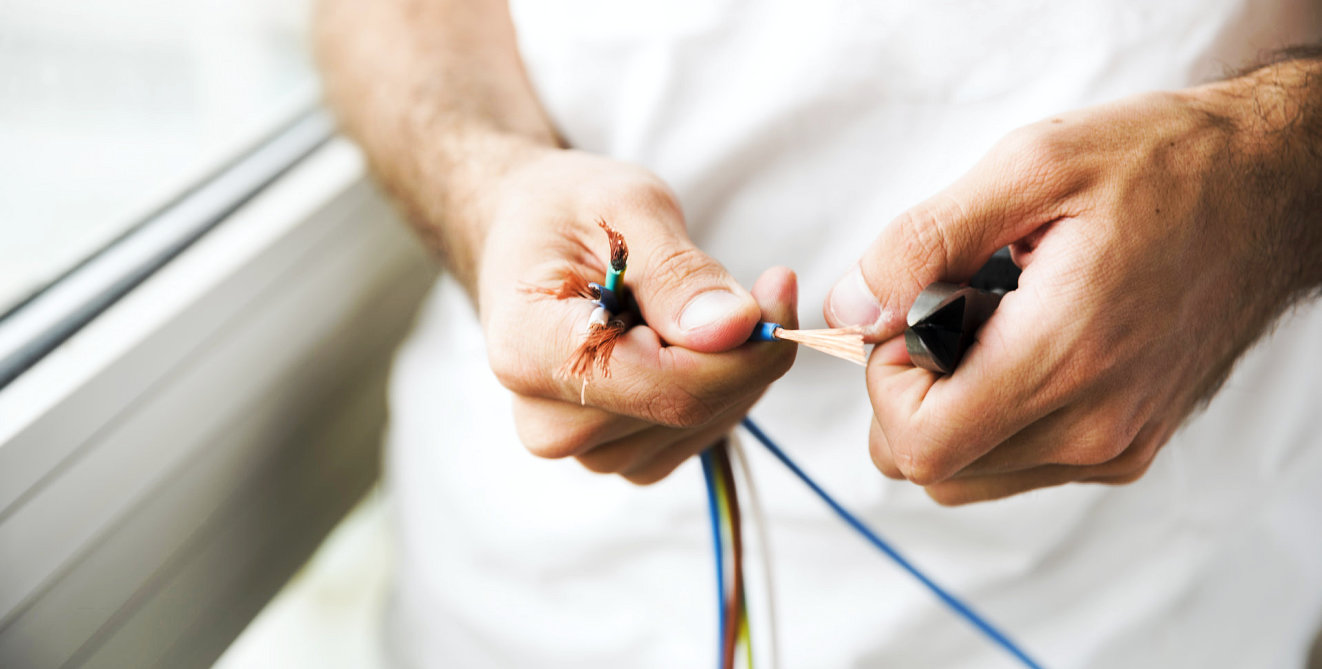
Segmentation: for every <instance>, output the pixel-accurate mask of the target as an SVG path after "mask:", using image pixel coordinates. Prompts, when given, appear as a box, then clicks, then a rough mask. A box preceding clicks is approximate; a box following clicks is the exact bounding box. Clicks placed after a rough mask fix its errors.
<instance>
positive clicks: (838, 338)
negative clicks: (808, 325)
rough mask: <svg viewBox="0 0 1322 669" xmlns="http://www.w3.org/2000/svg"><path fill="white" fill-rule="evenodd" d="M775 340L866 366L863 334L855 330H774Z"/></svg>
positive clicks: (866, 358) (866, 359)
mask: <svg viewBox="0 0 1322 669" xmlns="http://www.w3.org/2000/svg"><path fill="white" fill-rule="evenodd" d="M772 336H774V337H775V338H776V339H784V340H785V341H792V342H795V343H797V344H802V345H804V346H807V347H808V348H811V349H813V350H816V351H821V352H822V353H825V354H827V355H833V356H835V357H837V358H840V359H841V360H848V361H850V362H852V363H854V364H858V365H866V364H867V363H868V356H867V352H866V350H865V349H864V347H863V333H862V332H859V331H858V330H857V329H856V328H830V329H826V330H786V329H785V328H776V330H775V332H773V333H772Z"/></svg>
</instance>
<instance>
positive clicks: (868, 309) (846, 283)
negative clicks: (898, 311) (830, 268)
mask: <svg viewBox="0 0 1322 669" xmlns="http://www.w3.org/2000/svg"><path fill="white" fill-rule="evenodd" d="M826 305H827V308H828V309H830V310H831V316H832V317H833V318H834V319H835V321H836V323H837V324H839V325H842V326H850V325H872V324H874V323H876V322H877V319H878V318H879V317H881V303H880V302H878V301H877V298H876V297H875V296H873V294H872V290H871V289H870V288H868V284H867V283H866V282H864V281H863V272H862V271H861V270H859V268H858V266H857V265H855V266H854V269H852V270H850V271H849V273H848V274H846V275H845V276H844V277H843V278H841V279H840V281H838V282H837V283H836V284H835V287H834V288H832V289H831V294H830V295H829V296H828V297H827V298H826Z"/></svg>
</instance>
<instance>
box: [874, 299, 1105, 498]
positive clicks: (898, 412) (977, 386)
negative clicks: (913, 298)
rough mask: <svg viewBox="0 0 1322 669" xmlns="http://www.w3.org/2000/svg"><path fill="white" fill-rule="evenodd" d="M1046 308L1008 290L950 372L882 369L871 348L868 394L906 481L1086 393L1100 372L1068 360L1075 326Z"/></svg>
mask: <svg viewBox="0 0 1322 669" xmlns="http://www.w3.org/2000/svg"><path fill="white" fill-rule="evenodd" d="M1044 303H1045V301H1044V300H1041V299H1039V298H1038V297H1037V295H1036V294H1035V293H1033V292H1032V291H1031V290H1025V291H1022V292H1021V291H1015V292H1012V293H1009V294H1007V295H1006V296H1005V297H1004V298H1003V299H1002V301H1001V306H1000V307H999V308H998V311H997V314H996V315H995V316H993V317H992V319H991V320H989V321H988V322H987V324H986V325H985V326H984V327H983V328H982V329H981V330H980V331H979V332H978V338H977V340H976V341H975V342H974V343H973V345H972V346H971V347H970V348H969V349H968V351H967V352H966V353H965V356H964V359H963V360H962V361H961V363H960V366H959V367H958V368H957V369H956V370H955V372H954V373H953V374H950V375H948V376H938V375H936V374H934V373H932V372H929V371H927V370H925V369H921V368H917V367H910V366H908V365H896V364H884V359H883V357H882V356H884V355H886V353H885V352H884V350H883V349H884V348H885V347H877V349H876V350H874V353H873V357H872V358H871V359H870V360H869V365H868V394H869V396H870V398H871V400H872V405H873V413H874V414H875V415H876V416H877V420H878V422H879V423H880V425H881V427H882V428H883V430H884V432H885V434H886V437H887V439H888V441H889V443H890V449H891V453H892V454H893V455H894V457H895V463H896V466H898V467H899V468H900V470H901V471H902V472H903V473H904V474H905V477H906V478H908V479H909V480H911V481H914V482H915V483H919V484H921V485H928V484H932V483H936V482H938V481H941V480H944V479H946V478H949V477H951V476H953V475H955V474H956V473H957V472H959V471H960V470H962V469H963V468H965V467H967V466H968V465H969V464H970V463H972V462H974V461H975V460H977V459H979V458H981V457H983V456H984V455H986V454H987V453H989V452H990V451H991V450H992V449H993V448H995V447H996V446H998V445H1000V444H1001V443H1003V442H1005V441H1007V440H1009V439H1010V438H1011V437H1013V436H1014V435H1016V434H1018V433H1019V432H1021V431H1023V430H1024V429H1026V428H1027V427H1028V426H1029V425H1032V424H1033V423H1036V422H1037V421H1039V420H1041V419H1042V418H1043V417H1045V416H1047V415H1048V414H1050V413H1052V412H1054V411H1056V410H1058V409H1060V408H1061V407H1063V406H1066V405H1068V404H1070V403H1072V402H1076V401H1079V399H1080V397H1081V396H1082V395H1084V394H1085V393H1086V390H1087V389H1088V388H1089V387H1090V386H1087V385H1086V384H1085V383H1084V381H1091V380H1093V379H1094V378H1096V373H1097V372H1096V370H1090V369H1083V368H1081V367H1079V364H1078V361H1079V359H1080V358H1079V356H1073V355H1071V352H1072V349H1073V348H1074V343H1073V342H1074V341H1075V340H1076V338H1077V335H1076V331H1077V330H1078V328H1079V325H1078V323H1075V322H1072V321H1071V320H1070V314H1071V312H1070V311H1068V310H1065V309H1052V308H1049V307H1046V306H1044Z"/></svg>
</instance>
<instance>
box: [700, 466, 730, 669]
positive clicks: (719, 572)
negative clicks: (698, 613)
mask: <svg viewBox="0 0 1322 669" xmlns="http://www.w3.org/2000/svg"><path fill="white" fill-rule="evenodd" d="M701 460H702V478H703V479H704V480H706V482H707V511H708V513H709V514H710V515H711V538H712V548H713V549H715V551H716V621H717V626H716V667H717V669H720V668H721V667H722V666H724V664H725V653H724V650H725V649H724V648H723V644H724V641H723V639H724V637H725V548H724V546H722V545H721V510H720V508H719V506H718V504H717V502H716V461H715V458H714V456H712V452H711V449H710V448H709V449H707V450H705V451H703V452H702V456H701Z"/></svg>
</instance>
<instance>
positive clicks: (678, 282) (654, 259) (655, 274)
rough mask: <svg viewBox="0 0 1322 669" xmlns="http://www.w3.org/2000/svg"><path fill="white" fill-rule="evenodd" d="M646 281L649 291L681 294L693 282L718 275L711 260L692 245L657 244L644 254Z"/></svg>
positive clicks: (717, 270)
mask: <svg viewBox="0 0 1322 669" xmlns="http://www.w3.org/2000/svg"><path fill="white" fill-rule="evenodd" d="M644 265H645V266H646V268H647V270H646V271H647V279H648V282H649V283H651V284H653V286H654V290H653V292H660V293H670V292H682V291H684V289H685V287H686V286H692V285H695V282H699V283H701V282H703V280H705V279H708V278H713V277H718V276H719V275H720V273H721V271H720V270H719V268H718V267H717V266H716V265H715V264H714V263H713V262H712V261H711V259H710V258H709V257H708V256H707V255H706V254H705V253H703V252H702V251H701V250H699V249H698V247H696V246H691V245H689V244H682V243H678V242H676V243H669V244H658V245H656V246H655V247H653V248H652V249H649V250H648V251H647V256H646V262H645V263H644Z"/></svg>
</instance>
